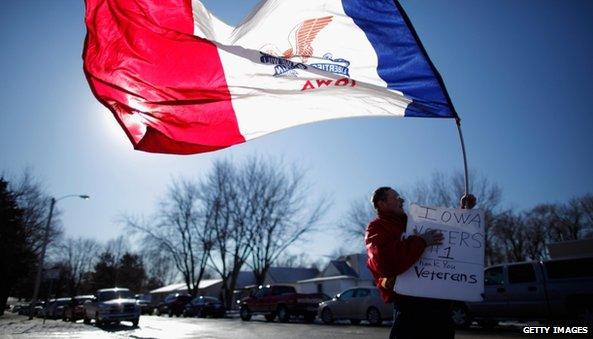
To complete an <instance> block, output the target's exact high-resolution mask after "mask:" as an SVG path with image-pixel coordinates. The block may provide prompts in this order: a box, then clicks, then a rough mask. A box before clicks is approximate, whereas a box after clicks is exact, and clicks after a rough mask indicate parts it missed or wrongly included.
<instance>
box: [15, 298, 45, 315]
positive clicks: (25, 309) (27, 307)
mask: <svg viewBox="0 0 593 339" xmlns="http://www.w3.org/2000/svg"><path fill="white" fill-rule="evenodd" d="M44 305H45V302H43V301H37V302H36V303H35V307H33V308H31V304H24V305H21V307H20V308H19V311H18V314H19V315H29V314H30V313H31V309H32V310H33V311H32V312H33V316H34V317H37V316H40V315H42V314H43V308H44V307H43V306H44Z"/></svg>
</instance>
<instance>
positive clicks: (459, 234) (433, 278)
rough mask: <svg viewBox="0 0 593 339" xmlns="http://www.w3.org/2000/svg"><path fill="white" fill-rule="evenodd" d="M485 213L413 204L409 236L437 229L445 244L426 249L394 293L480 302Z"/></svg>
mask: <svg viewBox="0 0 593 339" xmlns="http://www.w3.org/2000/svg"><path fill="white" fill-rule="evenodd" d="M483 222H484V213H483V212H482V211H480V210H464V209H447V208H437V207H427V206H419V205H412V207H411V209H410V213H409V215H408V224H407V234H406V235H404V236H408V235H410V234H413V233H414V232H417V233H424V232H425V231H427V230H429V229H437V230H439V231H440V232H442V233H443V237H444V239H443V243H442V244H441V245H439V246H431V247H428V248H426V250H425V251H424V253H423V254H422V257H421V258H420V259H419V260H418V262H416V263H415V264H414V265H413V266H412V267H411V268H410V269H409V270H408V271H406V272H404V273H402V274H401V275H399V276H397V279H396V283H395V291H396V293H398V294H402V295H410V296H416V297H427V298H438V299H451V300H463V301H480V300H482V296H481V294H482V293H483V292H484V223H483Z"/></svg>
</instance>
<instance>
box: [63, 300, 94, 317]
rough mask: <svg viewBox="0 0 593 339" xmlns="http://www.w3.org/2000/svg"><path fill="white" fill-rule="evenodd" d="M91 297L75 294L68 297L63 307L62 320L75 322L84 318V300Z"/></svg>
mask: <svg viewBox="0 0 593 339" xmlns="http://www.w3.org/2000/svg"><path fill="white" fill-rule="evenodd" d="M91 299H93V296H92V295H77V296H75V297H72V298H70V300H69V301H68V304H66V306H65V307H64V316H63V317H62V320H63V321H71V322H76V321H77V320H79V319H82V318H84V302H85V301H87V300H91Z"/></svg>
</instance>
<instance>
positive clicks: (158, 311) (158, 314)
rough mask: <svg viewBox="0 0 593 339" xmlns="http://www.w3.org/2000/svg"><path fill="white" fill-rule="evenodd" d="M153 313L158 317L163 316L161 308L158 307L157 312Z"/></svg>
mask: <svg viewBox="0 0 593 339" xmlns="http://www.w3.org/2000/svg"><path fill="white" fill-rule="evenodd" d="M153 312H154V313H155V314H156V315H157V316H160V315H161V309H160V308H158V307H156V310H155V311H153Z"/></svg>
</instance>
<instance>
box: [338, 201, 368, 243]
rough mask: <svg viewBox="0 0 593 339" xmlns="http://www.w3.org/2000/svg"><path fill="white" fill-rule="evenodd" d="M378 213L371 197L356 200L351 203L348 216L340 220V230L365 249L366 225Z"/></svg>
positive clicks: (350, 240) (352, 241)
mask: <svg viewBox="0 0 593 339" xmlns="http://www.w3.org/2000/svg"><path fill="white" fill-rule="evenodd" d="M376 214H377V212H376V211H375V208H374V207H373V205H372V204H371V201H370V199H369V198H366V197H365V198H361V199H358V200H354V201H352V202H351V203H350V208H349V209H348V211H347V212H346V217H345V218H344V219H343V220H342V221H341V222H339V224H338V225H339V226H338V227H339V230H340V232H341V233H342V234H343V235H344V237H345V238H346V239H347V240H348V241H349V242H351V243H355V244H358V246H356V248H357V249H360V250H361V251H363V250H364V248H365V247H364V234H365V231H366V227H367V225H368V224H369V222H370V221H371V220H373V219H374V218H375V217H376Z"/></svg>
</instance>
